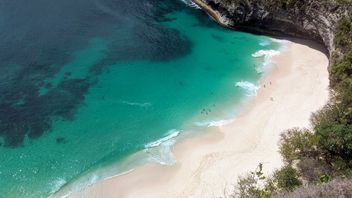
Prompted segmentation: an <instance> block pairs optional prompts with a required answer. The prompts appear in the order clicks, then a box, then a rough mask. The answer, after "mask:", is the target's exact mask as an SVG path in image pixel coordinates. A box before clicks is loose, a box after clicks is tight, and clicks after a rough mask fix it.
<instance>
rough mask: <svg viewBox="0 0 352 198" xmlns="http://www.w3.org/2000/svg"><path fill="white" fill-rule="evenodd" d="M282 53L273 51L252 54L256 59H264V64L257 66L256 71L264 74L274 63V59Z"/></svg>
mask: <svg viewBox="0 0 352 198" xmlns="http://www.w3.org/2000/svg"><path fill="white" fill-rule="evenodd" d="M280 53H281V52H280V51H278V50H272V49H271V50H259V51H257V52H255V53H254V54H252V57H254V58H260V57H264V62H263V64H261V65H259V66H257V67H256V68H255V69H256V71H257V72H258V73H263V72H264V71H266V70H267V69H268V67H269V66H270V64H271V62H272V58H273V57H274V56H277V55H280Z"/></svg>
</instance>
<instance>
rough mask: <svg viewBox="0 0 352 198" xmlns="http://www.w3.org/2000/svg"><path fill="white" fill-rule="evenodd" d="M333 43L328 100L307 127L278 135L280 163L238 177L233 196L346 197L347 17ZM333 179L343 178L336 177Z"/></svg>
mask: <svg viewBox="0 0 352 198" xmlns="http://www.w3.org/2000/svg"><path fill="white" fill-rule="evenodd" d="M285 2H286V3H285V4H284V5H285V6H292V5H294V6H296V5H297V3H298V4H299V3H300V2H302V1H295V0H291V1H285ZM343 2H344V3H350V2H351V1H343ZM334 44H335V47H336V51H335V52H333V57H331V66H330V81H331V85H330V86H331V97H332V98H331V101H330V102H329V104H327V105H326V106H325V107H324V108H323V109H322V110H320V111H318V112H316V113H315V114H314V115H313V116H312V118H311V123H312V125H313V129H312V130H311V131H310V130H308V129H297V128H295V129H290V130H288V131H286V132H284V133H283V134H282V135H281V141H280V154H281V155H282V157H283V159H284V163H285V166H284V167H282V168H281V169H280V170H277V171H276V172H275V173H274V174H273V175H272V176H269V177H264V176H263V175H261V176H260V177H258V175H257V174H256V173H251V174H249V175H247V176H246V177H244V178H240V179H239V182H238V186H239V188H238V189H237V191H236V192H237V194H238V195H239V197H255V198H256V197H258V198H263V197H264V198H265V197H316V196H317V197H339V196H340V195H341V196H342V197H351V196H352V193H351V191H352V187H351V182H352V180H351V176H352V22H351V20H350V19H348V18H342V19H341V20H340V21H339V23H338V24H337V27H336V37H335V40H334ZM260 172H262V165H260ZM260 178H262V179H260ZM339 178H340V179H341V178H343V179H344V180H343V181H341V180H339V181H337V179H339ZM303 184H304V185H303ZM297 189H298V190H297ZM345 195H346V196H345Z"/></svg>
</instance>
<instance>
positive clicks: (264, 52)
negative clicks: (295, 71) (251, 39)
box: [252, 49, 280, 58]
mask: <svg viewBox="0 0 352 198" xmlns="http://www.w3.org/2000/svg"><path fill="white" fill-rule="evenodd" d="M279 54H280V51H277V50H272V49H271V50H259V51H257V52H255V53H254V54H252V56H253V57H255V58H257V57H263V56H264V58H267V57H273V56H277V55H279Z"/></svg>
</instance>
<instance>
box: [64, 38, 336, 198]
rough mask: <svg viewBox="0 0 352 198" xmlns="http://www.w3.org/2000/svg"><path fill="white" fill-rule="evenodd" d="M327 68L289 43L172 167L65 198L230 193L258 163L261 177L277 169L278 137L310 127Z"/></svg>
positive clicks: (184, 145)
mask: <svg viewBox="0 0 352 198" xmlns="http://www.w3.org/2000/svg"><path fill="white" fill-rule="evenodd" d="M327 67H328V58H327V57H326V56H325V55H324V54H323V53H322V52H320V51H318V50H315V49H312V48H310V47H308V46H305V45H302V44H297V43H291V42H290V43H289V44H288V45H287V49H286V50H285V51H284V52H283V53H282V54H281V55H279V56H276V57H275V58H274V60H273V67H272V70H271V71H270V72H268V73H267V74H266V75H265V76H264V77H263V78H262V80H261V88H260V89H259V90H258V93H257V96H256V97H253V98H252V99H251V100H250V101H249V102H248V103H247V104H246V105H245V106H244V107H243V108H242V111H241V113H240V114H239V115H238V116H236V118H235V119H234V121H233V122H232V123H231V124H228V125H225V126H221V127H217V128H216V127H213V128H212V132H207V133H204V135H201V136H197V137H194V138H189V139H186V140H184V141H182V142H180V143H178V144H176V145H175V147H174V148H173V153H174V155H175V157H176V159H177V164H176V165H174V166H162V165H159V164H147V165H145V166H142V167H140V168H137V169H136V170H135V171H132V172H130V173H128V174H125V175H122V176H118V177H113V178H110V179H107V180H104V181H99V182H98V183H96V184H94V185H92V186H90V187H87V188H86V189H83V190H82V191H81V192H77V193H74V194H72V195H70V197H89V198H110V197H111V198H112V197H119V198H122V197H143V198H146V197H153V198H156V197H160V198H165V197H168V198H172V197H202V198H207V197H219V196H223V195H224V193H227V192H231V191H232V190H233V188H234V184H236V181H237V179H238V176H240V175H243V174H245V173H246V172H248V171H251V170H254V169H255V168H256V167H257V166H258V164H259V163H263V165H264V171H265V172H266V173H270V172H272V171H273V170H275V169H276V168H279V167H280V166H281V165H282V160H281V157H280V154H279V153H278V141H279V139H280V133H282V132H283V131H284V130H286V129H289V128H292V127H310V126H309V118H310V116H311V113H312V112H315V111H317V110H318V109H320V108H321V107H323V105H324V104H325V103H326V102H327V101H328V96H329V91H328V84H329V80H328V70H327ZM264 85H265V87H264Z"/></svg>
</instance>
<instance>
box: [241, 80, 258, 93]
mask: <svg viewBox="0 0 352 198" xmlns="http://www.w3.org/2000/svg"><path fill="white" fill-rule="evenodd" d="M236 87H240V88H242V89H244V90H245V91H246V95H247V96H255V95H257V91H258V89H259V86H257V85H255V84H253V83H251V82H248V81H239V82H236Z"/></svg>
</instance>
